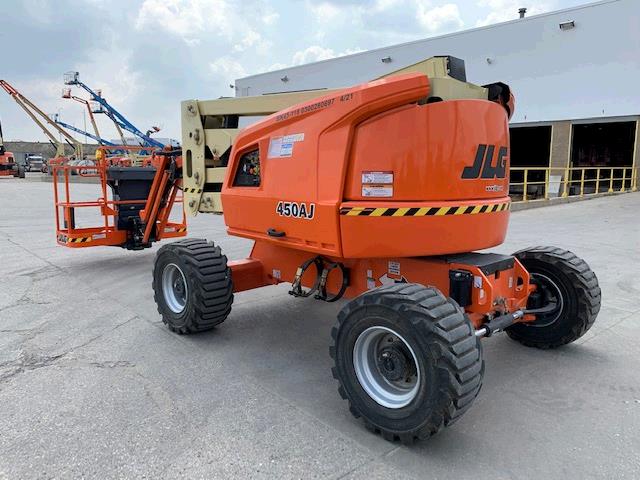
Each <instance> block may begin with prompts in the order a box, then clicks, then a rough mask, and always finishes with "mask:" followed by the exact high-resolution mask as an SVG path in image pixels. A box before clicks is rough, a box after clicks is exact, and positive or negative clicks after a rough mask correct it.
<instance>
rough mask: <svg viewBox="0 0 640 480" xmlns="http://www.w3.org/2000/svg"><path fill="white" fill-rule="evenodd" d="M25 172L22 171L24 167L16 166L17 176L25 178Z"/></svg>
mask: <svg viewBox="0 0 640 480" xmlns="http://www.w3.org/2000/svg"><path fill="white" fill-rule="evenodd" d="M25 177H26V174H25V173H24V167H22V166H20V167H18V178H25Z"/></svg>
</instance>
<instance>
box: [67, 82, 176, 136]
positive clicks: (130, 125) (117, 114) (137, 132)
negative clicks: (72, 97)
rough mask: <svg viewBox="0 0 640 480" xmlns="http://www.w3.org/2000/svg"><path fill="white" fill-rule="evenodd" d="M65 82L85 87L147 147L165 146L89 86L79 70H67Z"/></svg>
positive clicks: (116, 119) (110, 115)
mask: <svg viewBox="0 0 640 480" xmlns="http://www.w3.org/2000/svg"><path fill="white" fill-rule="evenodd" d="M64 83H65V84H66V85H77V86H78V87H80V88H82V89H84V90H85V91H87V92H88V93H89V95H91V100H94V101H96V102H98V103H99V104H100V105H102V107H103V108H104V110H105V111H106V113H107V115H108V116H109V117H110V118H111V119H112V120H113V121H114V123H116V125H118V126H120V127H121V128H124V129H125V130H127V131H129V132H131V133H133V134H134V135H135V136H136V137H139V138H141V139H142V141H143V145H142V146H145V147H156V148H164V144H163V143H161V142H159V141H157V140H155V139H154V138H151V137H150V136H149V135H147V134H145V133H144V132H142V131H141V130H140V129H138V128H137V127H136V126H135V125H134V124H133V123H131V122H130V121H129V120H127V119H126V118H125V117H124V115H122V114H121V113H120V112H118V111H117V110H116V109H115V108H113V107H112V106H111V105H110V104H109V103H108V102H107V101H106V100H105V99H104V98H103V97H102V95H100V94H98V93H96V92H94V91H93V90H92V89H91V88H90V87H89V86H87V85H86V84H85V83H84V82H82V81H81V80H80V73H79V72H67V73H65V75H64Z"/></svg>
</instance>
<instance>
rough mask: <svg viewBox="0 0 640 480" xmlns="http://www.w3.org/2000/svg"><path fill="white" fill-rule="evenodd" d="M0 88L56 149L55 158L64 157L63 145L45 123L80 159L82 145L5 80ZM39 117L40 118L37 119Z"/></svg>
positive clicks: (1, 81)
mask: <svg viewBox="0 0 640 480" xmlns="http://www.w3.org/2000/svg"><path fill="white" fill-rule="evenodd" d="M0 87H2V88H3V89H4V91H5V92H7V93H8V94H9V95H10V96H11V98H13V99H14V100H15V102H16V103H17V104H18V105H19V106H20V107H21V108H22V109H23V110H24V111H25V112H27V115H29V117H31V119H32V120H33V121H34V122H35V123H36V125H38V126H39V127H40V129H41V130H42V131H43V132H44V134H45V135H46V136H47V137H48V138H49V140H50V141H51V143H53V145H55V147H56V156H58V157H64V155H65V152H64V144H63V143H62V142H61V141H60V140H58V139H57V138H56V136H55V135H54V134H53V133H52V132H51V131H50V130H49V129H48V128H47V127H46V125H45V123H47V124H49V125H50V126H51V127H53V128H54V129H55V130H56V131H57V132H58V133H60V135H62V136H63V137H64V138H65V139H66V140H67V142H69V144H70V145H71V146H72V147H73V149H74V151H75V155H76V158H82V157H83V152H82V144H81V143H80V142H78V141H77V140H76V139H75V138H73V137H72V136H71V135H70V134H69V133H68V132H67V131H65V130H64V129H63V128H62V127H60V126H59V125H57V124H56V122H55V121H53V120H52V119H51V118H49V116H48V115H47V114H46V113H44V112H43V111H42V110H40V108H38V106H36V105H35V104H34V103H33V102H32V101H31V100H29V99H28V98H27V97H25V96H24V95H22V94H21V93H20V92H18V90H16V89H15V88H13V87H12V86H11V84H10V83H9V82H7V81H5V80H0ZM38 117H40V118H38Z"/></svg>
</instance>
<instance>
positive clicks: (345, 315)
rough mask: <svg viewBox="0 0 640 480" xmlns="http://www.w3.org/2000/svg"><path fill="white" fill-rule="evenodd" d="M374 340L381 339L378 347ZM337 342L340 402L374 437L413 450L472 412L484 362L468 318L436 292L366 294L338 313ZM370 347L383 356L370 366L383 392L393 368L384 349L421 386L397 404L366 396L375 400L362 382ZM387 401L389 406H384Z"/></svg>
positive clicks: (397, 287)
mask: <svg viewBox="0 0 640 480" xmlns="http://www.w3.org/2000/svg"><path fill="white" fill-rule="evenodd" d="M387 331H389V332H393V333H389V335H390V337H389V336H385V333H387ZM375 332H379V333H380V335H379V336H380V338H379V339H376V338H377V337H375V334H376V333H375ZM331 336H332V338H333V344H332V346H331V347H330V354H331V357H332V358H333V360H334V362H335V366H334V367H333V368H332V373H333V376H334V378H336V379H337V380H338V382H339V383H340V386H339V389H338V391H339V393H340V395H341V396H342V398H344V399H346V400H348V401H349V407H350V411H351V413H352V414H353V415H354V416H355V417H356V418H358V417H363V418H364V423H365V426H366V427H367V428H368V429H369V430H371V431H373V432H376V433H381V434H382V436H383V437H384V438H385V439H387V440H390V441H395V440H400V441H402V442H403V443H405V444H410V443H412V442H414V441H415V440H417V439H424V438H427V437H429V436H431V435H434V434H435V433H437V432H438V431H440V429H442V428H443V427H445V426H448V425H451V424H452V423H454V422H455V421H456V420H458V419H459V418H460V416H461V415H462V414H463V413H464V412H465V411H467V409H468V408H469V407H470V406H471V404H472V403H473V401H474V399H475V398H476V396H477V395H478V392H479V391H480V388H481V386H482V377H483V374H484V360H483V357H482V347H481V345H480V341H479V339H477V338H476V337H475V334H474V328H473V326H472V325H471V322H470V321H469V319H468V317H467V316H466V315H465V313H464V312H463V310H462V309H461V308H460V307H459V306H458V305H457V304H456V303H455V302H454V301H453V300H451V299H447V298H445V297H444V295H443V294H442V293H441V292H440V291H439V290H437V289H436V288H432V287H424V286H422V285H419V284H412V283H398V284H394V285H390V286H383V287H380V288H376V289H374V290H370V291H368V292H365V293H363V294H362V295H360V296H359V297H357V298H355V299H354V300H352V301H351V302H349V303H348V304H347V305H346V306H345V307H344V308H343V309H342V310H341V311H340V313H339V314H338V321H337V323H336V325H335V327H334V328H333V330H332V331H331ZM363 338H364V340H363ZM367 342H368V343H367ZM376 342H377V343H376ZM364 344H367V345H368V346H369V349H371V350H373V351H375V352H377V353H375V354H374V356H375V357H376V358H377V359H378V361H377V362H376V361H375V359H373V358H371V359H370V360H371V361H370V362H368V364H369V367H370V368H369V369H370V370H371V372H369V373H371V378H374V379H375V378H377V379H378V380H379V385H382V386H383V388H382V391H384V389H385V388H386V387H385V382H387V383H388V377H385V376H384V374H383V373H382V371H383V370H388V368H387V367H388V365H386V364H384V363H380V360H381V357H380V355H384V354H385V352H386V353H389V351H385V349H392V350H391V351H390V352H391V353H390V355H387V357H389V356H390V357H394V358H396V359H398V358H399V357H402V356H403V354H404V360H403V359H402V358H400V360H399V362H397V363H401V364H404V365H408V364H409V363H410V362H411V359H414V360H415V363H416V365H415V368H414V370H413V371H414V372H415V373H414V375H413V376H412V377H411V379H412V381H413V379H415V386H414V387H413V388H412V389H411V391H409V393H406V392H404V395H399V396H397V398H395V397H393V396H387V397H385V394H376V393H374V396H372V395H371V394H370V393H368V392H367V390H366V388H368V389H369V391H374V392H375V387H373V390H372V385H374V386H375V385H376V380H374V381H373V382H372V381H370V379H368V378H367V375H365V374H363V371H365V372H366V371H367V369H366V368H363V367H362V366H363V365H364V364H367V361H365V360H363V359H364V358H365V355H364V353H363V352H366V351H368V350H367V348H364V347H363V346H362V345H364ZM376 345H377V346H376ZM385 345H386V346H385ZM380 348H382V353H380ZM376 349H377V350H376ZM385 365H386V366H385ZM394 365H395V364H394V363H393V362H392V368H391V370H390V371H391V372H392V373H393V372H394ZM356 369H357V370H358V372H360V377H359V376H358V373H356ZM375 369H377V373H376V371H375ZM387 374H388V371H387ZM359 378H362V379H363V381H362V382H361V381H360V379H359ZM401 381H402V380H400V382H401ZM407 382H408V380H407ZM394 385H396V383H393V384H392V386H394ZM408 385H409V386H411V385H413V383H409V384H408ZM365 386H366V388H365ZM408 388H409V387H408ZM399 392H400V393H402V392H403V391H402V390H400V391H399ZM376 396H377V398H378V399H377V400H376V398H374V397H376ZM381 399H382V400H383V401H382V403H387V405H390V406H384V405H383V404H382V403H380V400H381ZM385 399H386V400H388V401H386V400H385Z"/></svg>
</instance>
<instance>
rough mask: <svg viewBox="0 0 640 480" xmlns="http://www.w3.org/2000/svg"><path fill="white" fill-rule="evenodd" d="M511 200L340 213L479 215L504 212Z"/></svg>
mask: <svg viewBox="0 0 640 480" xmlns="http://www.w3.org/2000/svg"><path fill="white" fill-rule="evenodd" d="M510 209H511V202H504V203H493V204H480V205H461V206H445V207H342V208H341V209H340V215H346V216H349V217H355V216H361V217H426V216H442V215H477V214H479V213H493V212H504V211H505V210H510Z"/></svg>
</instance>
